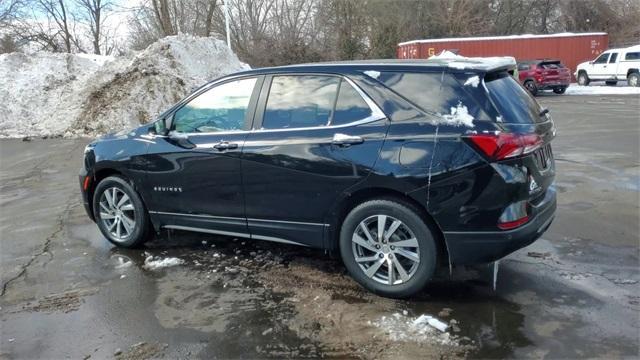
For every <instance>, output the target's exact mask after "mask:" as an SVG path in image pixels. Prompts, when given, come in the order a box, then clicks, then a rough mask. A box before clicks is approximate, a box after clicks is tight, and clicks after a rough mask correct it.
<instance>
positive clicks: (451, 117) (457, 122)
mask: <svg viewBox="0 0 640 360" xmlns="http://www.w3.org/2000/svg"><path fill="white" fill-rule="evenodd" d="M440 116H441V118H442V120H443V121H442V123H444V124H446V125H453V126H461V125H464V126H467V127H473V126H474V125H473V120H474V117H473V116H472V115H471V114H469V109H467V107H466V106H465V105H463V104H462V102H458V105H457V106H455V107H453V106H452V107H451V113H450V114H440Z"/></svg>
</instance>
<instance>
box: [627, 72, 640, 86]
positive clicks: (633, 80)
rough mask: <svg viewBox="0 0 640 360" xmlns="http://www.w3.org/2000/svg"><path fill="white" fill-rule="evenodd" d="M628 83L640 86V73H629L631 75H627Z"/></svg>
mask: <svg viewBox="0 0 640 360" xmlns="http://www.w3.org/2000/svg"><path fill="white" fill-rule="evenodd" d="M627 83H628V84H629V86H635V87H638V86H640V74H638V73H631V74H629V76H627Z"/></svg>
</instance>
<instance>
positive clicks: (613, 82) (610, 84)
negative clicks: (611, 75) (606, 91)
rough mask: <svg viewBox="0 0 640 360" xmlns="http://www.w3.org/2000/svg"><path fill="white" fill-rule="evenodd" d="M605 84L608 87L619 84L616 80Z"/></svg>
mask: <svg viewBox="0 0 640 360" xmlns="http://www.w3.org/2000/svg"><path fill="white" fill-rule="evenodd" d="M604 83H605V84H607V86H616V84H618V82H617V81H616V80H607V81H605V82H604Z"/></svg>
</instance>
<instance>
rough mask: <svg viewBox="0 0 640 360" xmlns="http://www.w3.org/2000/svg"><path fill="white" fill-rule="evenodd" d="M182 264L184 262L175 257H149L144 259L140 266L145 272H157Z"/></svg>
mask: <svg viewBox="0 0 640 360" xmlns="http://www.w3.org/2000/svg"><path fill="white" fill-rule="evenodd" d="M182 264H184V260H182V259H178V258H175V257H168V258H164V259H163V258H161V257H159V256H158V257H155V258H154V257H153V256H151V255H149V256H147V258H146V259H144V265H143V266H142V267H143V268H145V269H146V270H158V269H162V268H166V267H170V266H177V265H182Z"/></svg>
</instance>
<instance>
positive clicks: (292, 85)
mask: <svg viewBox="0 0 640 360" xmlns="http://www.w3.org/2000/svg"><path fill="white" fill-rule="evenodd" d="M339 84H340V78H338V77H333V76H316V75H292V76H274V77H273V80H272V82H271V89H270V91H269V97H268V98H267V106H266V108H265V112H264V117H263V120H262V128H263V129H287V128H305V127H314V126H324V125H327V124H328V123H329V119H330V117H331V112H332V110H333V105H334V102H335V99H336V94H337V92H338V85H339Z"/></svg>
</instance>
